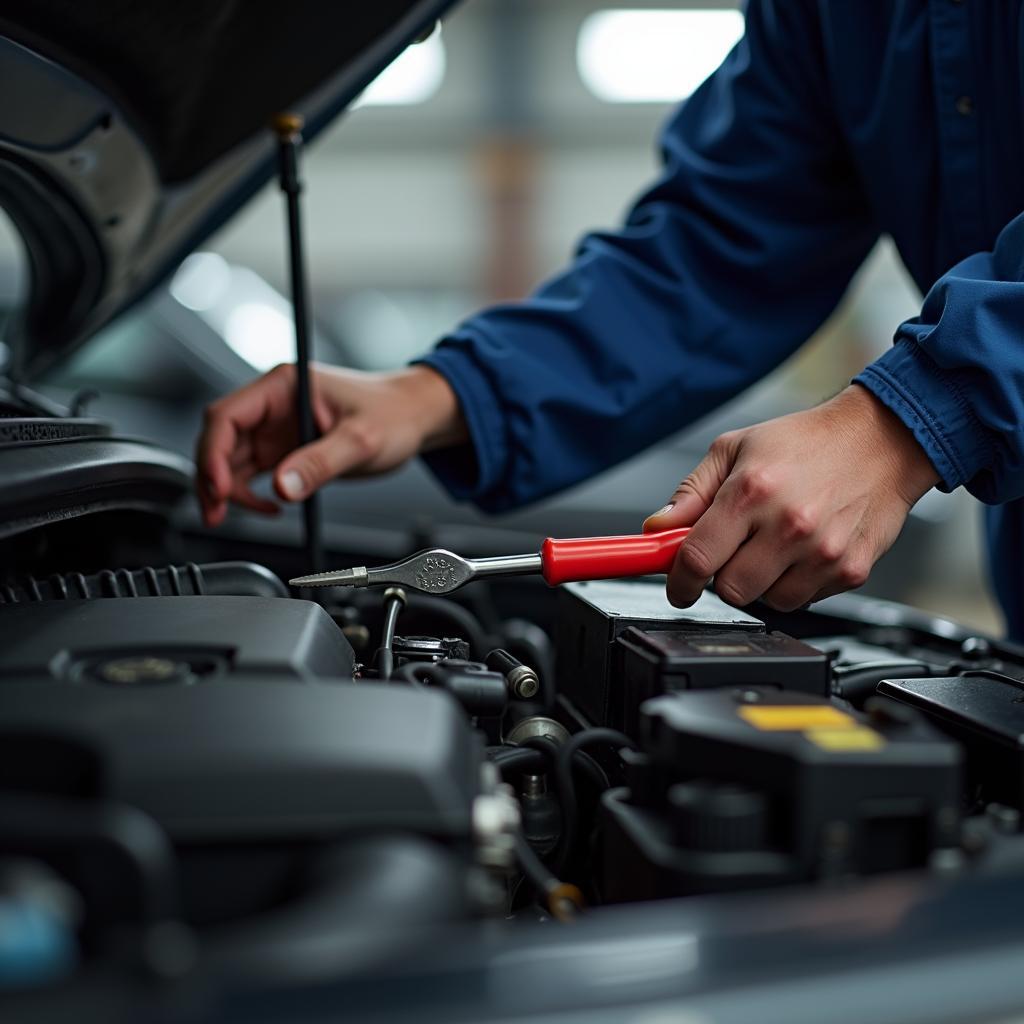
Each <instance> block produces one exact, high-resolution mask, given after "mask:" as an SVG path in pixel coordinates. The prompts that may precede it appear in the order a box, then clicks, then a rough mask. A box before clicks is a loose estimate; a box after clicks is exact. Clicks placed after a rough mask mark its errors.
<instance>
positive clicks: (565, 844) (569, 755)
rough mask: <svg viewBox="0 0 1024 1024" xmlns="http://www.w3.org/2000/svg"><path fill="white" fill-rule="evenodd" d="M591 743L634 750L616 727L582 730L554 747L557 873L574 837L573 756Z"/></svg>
mask: <svg viewBox="0 0 1024 1024" xmlns="http://www.w3.org/2000/svg"><path fill="white" fill-rule="evenodd" d="M593 743H608V744H612V745H614V746H616V747H628V748H629V749H630V750H635V749H636V744H635V743H634V742H633V741H632V740H631V739H630V738H629V737H628V736H627V735H626V734H625V733H622V732H619V731H618V730H617V729H604V728H597V729H584V730H583V731H582V732H578V733H576V735H575V736H572V737H570V738H569V739H568V740H566V742H565V743H564V744H562V745H561V746H560V747H559V748H558V757H557V761H556V766H555V781H556V784H557V787H558V796H559V799H560V800H561V801H562V816H563V826H562V835H561V838H560V839H559V841H558V848H557V850H556V851H555V863H554V870H555V872H556V873H558V874H561V873H562V872H564V871H565V868H566V866H567V865H568V864H569V863H571V861H572V853H573V846H574V843H575V838H576V829H577V825H578V821H579V806H578V804H577V801H576V797H575V789H574V786H573V780H572V765H573V758H574V757H575V756H576V755H577V754H578V753H579V752H580V751H581V750H582V748H583V747H585V746H590V745H591V744H593Z"/></svg>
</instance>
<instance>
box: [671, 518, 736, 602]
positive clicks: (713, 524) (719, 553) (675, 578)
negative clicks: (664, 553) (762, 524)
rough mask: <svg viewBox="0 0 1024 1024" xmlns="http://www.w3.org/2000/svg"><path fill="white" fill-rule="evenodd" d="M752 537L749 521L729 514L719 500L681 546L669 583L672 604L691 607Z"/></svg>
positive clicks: (698, 522)
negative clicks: (742, 545)
mask: <svg viewBox="0 0 1024 1024" xmlns="http://www.w3.org/2000/svg"><path fill="white" fill-rule="evenodd" d="M749 536H750V527H749V524H748V522H747V521H746V519H743V518H741V517H739V516H734V515H730V514H729V513H728V511H727V510H726V509H725V507H724V505H723V504H722V503H720V502H718V501H717V500H716V501H714V502H712V503H711V507H710V508H709V509H708V511H707V512H705V513H704V515H702V516H701V517H700V519H699V520H698V521H697V525H696V526H694V528H693V531H692V532H691V533H690V535H689V536H688V537H687V538H686V540H685V542H684V543H683V544H682V545H680V548H679V552H678V554H677V555H676V560H675V564H674V565H673V566H672V571H671V572H670V573H669V576H668V583H667V584H666V594H667V595H668V599H669V601H670V602H671V603H672V604H674V605H675V606H676V607H677V608H689V607H690V605H692V604H693V603H694V601H696V600H697V598H698V597H700V595H701V591H702V590H703V589H704V587H705V586H706V585H707V583H708V581H709V580H710V579H711V577H712V576H714V575H715V573H717V572H718V570H719V569H721V568H722V566H724V565H725V564H726V562H728V561H729V559H730V558H731V557H732V556H733V554H734V553H735V552H736V551H737V549H738V548H739V547H740V545H741V544H743V543H744V542H745V541H746V540H747V538H748V537H749Z"/></svg>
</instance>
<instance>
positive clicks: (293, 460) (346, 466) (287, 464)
mask: <svg viewBox="0 0 1024 1024" xmlns="http://www.w3.org/2000/svg"><path fill="white" fill-rule="evenodd" d="M364 447H365V446H360V445H359V444H357V443H356V439H355V438H354V437H351V436H350V435H349V433H348V432H347V431H345V430H344V429H335V430H333V431H331V432H330V433H329V434H325V435H324V436H323V437H321V438H320V439H319V440H317V441H312V442H310V443H309V444H307V445H304V446H303V447H302V448H297V449H296V450H295V451H293V452H292V453H291V454H290V455H289V456H288V457H287V458H285V459H282V461H281V463H280V464H279V465H278V467H277V469H276V470H274V489H275V490H276V491H277V493H278V494H279V495H280V496H281V497H282V498H284V500H285V501H302V499H303V498H306V497H308V496H309V495H310V494H312V493H313V492H314V491H316V490H319V489H320V488H321V487H323V485H324V484H326V483H329V482H330V481H331V480H333V479H334V478H335V477H337V476H341V474H342V473H345V472H347V471H348V470H350V469H353V468H354V467H356V466H358V465H359V464H360V463H361V462H363V461H365V459H366V457H367V455H368V453H367V452H366V451H365V450H363V449H364Z"/></svg>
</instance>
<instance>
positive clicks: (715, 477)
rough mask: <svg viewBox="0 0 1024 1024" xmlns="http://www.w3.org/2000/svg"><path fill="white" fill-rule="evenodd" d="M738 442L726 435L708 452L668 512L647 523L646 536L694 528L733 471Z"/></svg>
mask: <svg viewBox="0 0 1024 1024" xmlns="http://www.w3.org/2000/svg"><path fill="white" fill-rule="evenodd" d="M737 449H738V439H734V437H733V436H732V435H729V434H723V435H722V436H721V437H720V438H718V440H716V441H715V442H714V443H713V444H712V445H711V447H710V448H709V449H708V453H707V455H705V456H704V458H703V459H701V461H700V463H699V464H698V465H697V468H696V469H694V471H693V472H692V473H691V474H690V475H689V476H688V477H687V478H686V479H685V480H684V481H683V482H682V483H681V484H680V485H679V486H678V487H677V488H676V489H675V493H674V494H673V495H672V497H671V498H670V499H669V501H668V504H666V505H665V506H664V508H660V509H658V511H657V512H655V513H654V514H653V515H650V516H648V517H647V518H646V519H645V520H644V533H658V532H660V531H662V530H675V529H677V528H678V527H680V526H693V524H694V523H695V522H697V520H698V519H700V517H701V516H702V515H704V513H705V512H707V510H708V508H709V507H710V505H711V503H712V502H713V501H714V500H715V495H716V494H717V493H718V489H719V488H720V487H721V486H722V484H723V483H724V482H725V479H726V477H728V475H729V473H730V472H731V471H732V466H733V463H734V462H735V460H736V452H737Z"/></svg>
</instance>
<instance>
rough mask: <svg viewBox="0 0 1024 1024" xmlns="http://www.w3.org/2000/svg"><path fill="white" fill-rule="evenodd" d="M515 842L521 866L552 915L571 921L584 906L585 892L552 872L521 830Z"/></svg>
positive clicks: (558, 918) (559, 919) (560, 919)
mask: <svg viewBox="0 0 1024 1024" xmlns="http://www.w3.org/2000/svg"><path fill="white" fill-rule="evenodd" d="M515 842H516V859H517V860H518V861H519V866H520V867H521V868H522V869H523V874H524V875H525V876H526V878H527V879H528V880H529V882H530V884H531V885H532V886H533V887H534V888H535V889H536V890H537V892H538V893H540V895H541V896H543V897H544V902H545V904H546V905H547V908H548V910H549V911H550V912H551V916H552V917H554V918H555V919H556V920H558V921H562V922H563V923H564V922H568V921H571V920H572V919H573V918H574V917H576V915H577V914H578V913H579V912H580V911H581V910H583V908H584V900H583V893H581V892H580V890H579V889H578V888H577V887H576V886H575V885H572V884H570V883H568V882H563V881H562V880H561V879H560V878H558V876H557V875H554V874H552V873H551V871H550V870H549V869H548V867H547V865H546V864H545V863H544V862H543V861H542V860H541V859H540V857H539V856H538V855H537V852H536V851H535V850H534V849H533V847H532V846H530V844H529V842H527V840H526V837H525V836H524V835H523V834H522V833H521V832H517V833H516V840H515Z"/></svg>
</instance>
